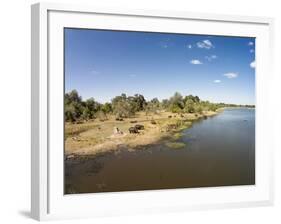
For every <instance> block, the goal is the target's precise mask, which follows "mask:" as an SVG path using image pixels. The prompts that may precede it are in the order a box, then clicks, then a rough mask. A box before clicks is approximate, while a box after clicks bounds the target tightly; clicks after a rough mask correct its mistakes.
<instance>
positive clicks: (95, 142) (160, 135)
mask: <svg viewBox="0 0 281 224" xmlns="http://www.w3.org/2000/svg"><path fill="white" fill-rule="evenodd" d="M217 113H219V111H218V112H213V111H204V112H203V113H202V114H189V113H185V114H181V115H179V114H173V113H170V112H165V111H162V112H159V113H158V114H153V115H146V114H145V113H144V112H141V113H138V114H136V115H135V117H133V118H129V119H124V120H123V121H116V120H115V119H114V117H109V118H108V120H106V121H103V122H101V121H88V122H84V123H81V124H70V123H67V124H66V125H65V156H66V158H67V159H71V158H74V157H77V156H88V155H97V154H100V153H105V152H110V151H115V152H117V151H118V150H119V149H127V150H135V149H136V148H140V147H144V146H146V145H150V144H156V143H158V142H160V141H166V143H167V145H168V146H169V147H171V148H179V146H180V144H177V142H176V140H177V139H178V138H179V137H180V131H181V130H183V129H186V128H189V127H190V126H191V125H192V122H193V121H195V120H198V119H202V118H206V117H209V116H214V115H216V114H217ZM152 120H153V121H155V123H153V122H151V121H152ZM132 122H135V123H132ZM136 124H141V125H143V126H144V130H140V133H139V134H130V133H129V131H128V129H129V128H130V127H133V126H135V125H136ZM116 127H118V129H119V130H120V133H115V134H114V132H113V130H114V129H115V128H116ZM170 127H173V128H172V129H171V128H170Z"/></svg>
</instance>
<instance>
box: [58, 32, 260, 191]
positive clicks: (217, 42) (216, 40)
mask: <svg viewBox="0 0 281 224" xmlns="http://www.w3.org/2000/svg"><path fill="white" fill-rule="evenodd" d="M63 38H64V96H63V97H64V115H63V116H64V121H63V122H64V124H63V126H64V161H63V163H64V194H81V193H102V192H123V191H145V190H164V189H165V190H168V189H184V188H203V187H222V186H224V187H226V186H242V185H255V184H256V179H255V176H256V173H255V104H256V94H255V92H256V87H255V82H256V77H255V75H256V73H255V68H256V62H255V51H256V48H255V46H256V39H255V37H251V36H249V37H246V36H218V35H206V34H204V35H203V34H194V33H189V34H187V33H169V32H167V33H164V32H163V33H160V32H145V31H130V30H127V31H125V30H106V29H85V28H72V27H65V28H64V37H63Z"/></svg>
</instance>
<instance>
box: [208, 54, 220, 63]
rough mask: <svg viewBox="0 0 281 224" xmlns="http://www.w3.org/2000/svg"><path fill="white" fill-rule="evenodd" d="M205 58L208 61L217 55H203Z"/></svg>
mask: <svg viewBox="0 0 281 224" xmlns="http://www.w3.org/2000/svg"><path fill="white" fill-rule="evenodd" d="M205 58H206V59H207V60H208V61H212V60H214V59H217V58H218V56H217V55H214V54H213V55H210V56H205Z"/></svg>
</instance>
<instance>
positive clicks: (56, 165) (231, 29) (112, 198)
mask: <svg viewBox="0 0 281 224" xmlns="http://www.w3.org/2000/svg"><path fill="white" fill-rule="evenodd" d="M31 14H32V23H31V24H32V40H31V42H32V149H31V158H32V159H31V160H32V166H31V178H32V182H31V193H32V194H31V196H32V197H31V214H32V217H33V218H34V219H37V220H50V219H61V218H81V217H98V216H112V215H126V214H136V213H151V212H172V211H186V210H189V209H210V208H227V207H248V206H264V205H272V203H273V146H272V142H273V141H272V139H271V138H272V137H271V135H270V133H269V132H267V133H266V132H263V131H262V130H266V129H268V130H269V127H270V124H271V115H270V109H269V108H268V107H267V104H268V99H269V92H270V86H271V80H272V77H273V71H272V63H271V61H272V58H273V54H272V49H273V24H274V21H273V19H272V18H261V17H248V16H230V15H215V14H202V13H189V12H167V11H154V10H153V11H149V10H122V9H102V8H96V7H91V6H79V5H64V4H50V3H38V4H35V5H32V7H31ZM63 27H79V28H102V29H118V30H136V31H155V32H157V31H159V32H163V31H166V32H175V33H176V32H182V33H187V32H189V33H196V34H210V35H230V36H232V35H234V36H249V35H250V36H254V37H256V64H257V65H256V149H257V151H256V178H257V179H256V185H254V186H235V187H212V188H208V187H207V188H190V189H176V190H157V191H155V190H154V191H140V192H120V193H99V194H83V195H63V185H62V183H63V176H62V173H63V145H62V142H63V131H62V130H63V113H61V112H62V108H63V103H62V102H63V101H62V100H63V91H64V90H63V63H62V62H63V50H62V46H63V36H62V35H63V32H62V30H63Z"/></svg>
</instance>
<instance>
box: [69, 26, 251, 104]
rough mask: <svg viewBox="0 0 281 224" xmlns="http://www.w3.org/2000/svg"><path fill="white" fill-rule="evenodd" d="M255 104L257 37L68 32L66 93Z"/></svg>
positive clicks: (104, 97) (105, 97)
mask: <svg viewBox="0 0 281 224" xmlns="http://www.w3.org/2000/svg"><path fill="white" fill-rule="evenodd" d="M72 89H76V90H77V91H78V92H79V94H80V95H81V96H82V98H83V99H88V98H90V97H94V98H95V99H96V100H97V101H99V102H101V103H104V102H108V101H110V100H111V99H112V98H113V97H114V96H117V95H120V94H121V93H126V94H127V95H134V94H136V93H139V94H142V95H144V97H145V98H146V99H147V100H150V99H152V98H154V97H157V98H158V99H159V100H162V99H165V98H169V97H170V96H172V95H173V94H174V93H175V92H176V91H178V92H180V93H181V94H182V95H189V94H193V95H198V96H199V97H200V98H201V99H203V100H209V101H212V102H225V103H237V104H255V38H251V37H249V38H248V37H247V38H246V37H224V36H206V35H188V34H167V33H146V32H124V31H106V30H88V29H69V28H67V29H65V91H66V92H69V91H71V90H72Z"/></svg>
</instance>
